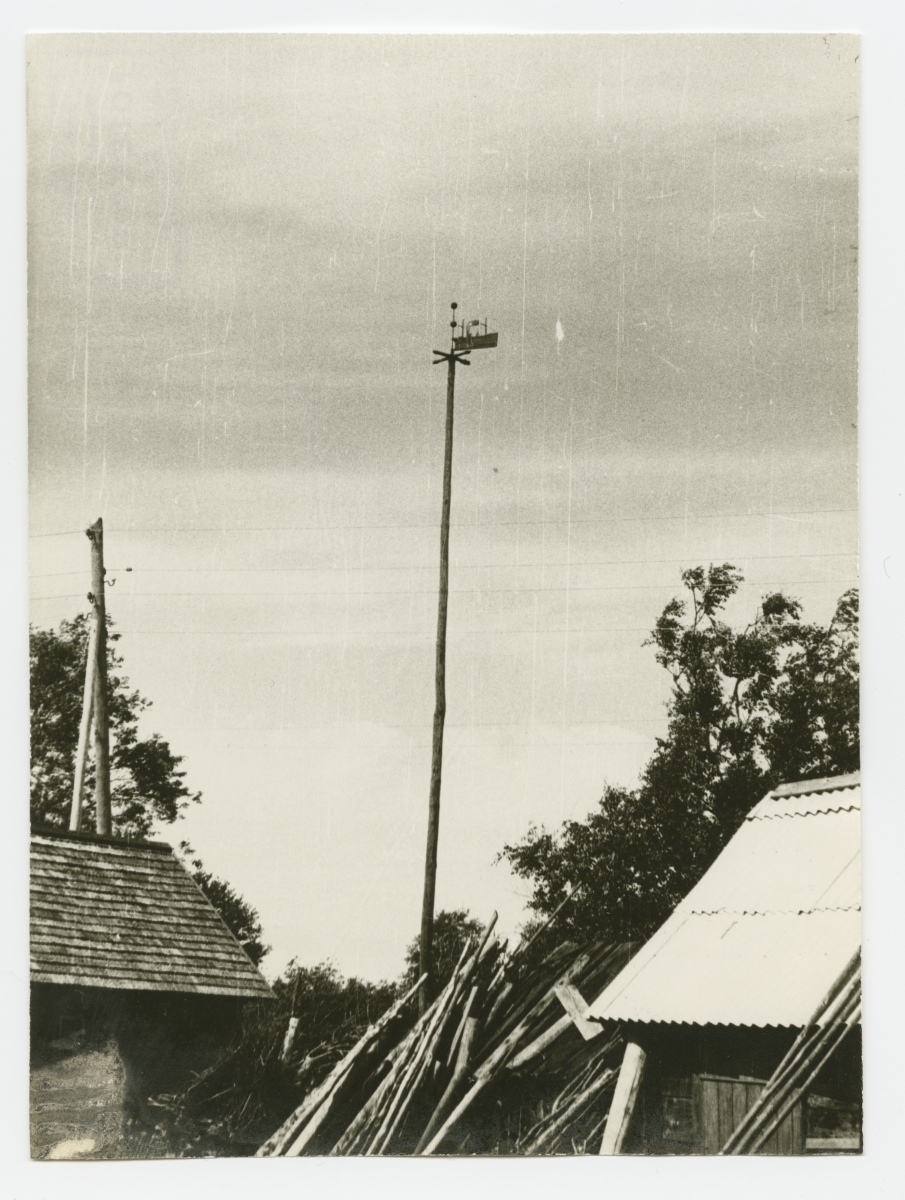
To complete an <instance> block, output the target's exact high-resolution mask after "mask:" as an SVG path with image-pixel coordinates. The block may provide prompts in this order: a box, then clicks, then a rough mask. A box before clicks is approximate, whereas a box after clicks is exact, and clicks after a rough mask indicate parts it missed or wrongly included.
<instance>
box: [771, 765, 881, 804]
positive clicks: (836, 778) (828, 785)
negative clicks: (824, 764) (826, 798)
mask: <svg viewBox="0 0 905 1200" xmlns="http://www.w3.org/2000/svg"><path fill="white" fill-rule="evenodd" d="M860 784H861V772H860V771H850V772H849V773H848V774H847V775H829V776H826V777H825V778H823V779H802V780H799V781H798V782H797V783H781V784H779V786H778V787H775V788H773V790H772V791H770V792H768V793H767V796H766V797H765V799H767V798H769V799H771V800H779V799H781V798H782V797H783V796H802V795H810V794H811V793H814V792H836V791H841V790H842V789H843V788H852V787H859V786H860Z"/></svg>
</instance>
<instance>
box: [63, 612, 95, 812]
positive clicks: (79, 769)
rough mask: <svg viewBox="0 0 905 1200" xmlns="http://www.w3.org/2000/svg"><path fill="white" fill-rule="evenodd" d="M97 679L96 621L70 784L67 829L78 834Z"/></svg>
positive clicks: (87, 658) (88, 658) (91, 639)
mask: <svg viewBox="0 0 905 1200" xmlns="http://www.w3.org/2000/svg"><path fill="white" fill-rule="evenodd" d="M96 678H97V620H96V619H94V620H92V622H91V626H90V629H89V631H88V653H87V654H86V656H85V684H84V688H83V690H82V720H81V722H80V724H79V743H78V748H77V750H76V752H75V777H74V779H73V783H72V808H71V810H70V813H69V829H70V832H72V833H78V831H79V830H80V829H81V827H82V801H83V798H84V794H85V767H86V765H87V762H88V739H89V736H90V733H91V721H92V718H93V716H94V681H95V679H96Z"/></svg>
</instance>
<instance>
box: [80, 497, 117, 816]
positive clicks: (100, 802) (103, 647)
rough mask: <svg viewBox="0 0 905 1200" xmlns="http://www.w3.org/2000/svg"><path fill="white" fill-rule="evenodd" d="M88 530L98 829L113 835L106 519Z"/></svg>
mask: <svg viewBox="0 0 905 1200" xmlns="http://www.w3.org/2000/svg"><path fill="white" fill-rule="evenodd" d="M85 532H86V533H87V535H88V537H89V538H90V540H91V601H92V603H93V605H94V623H95V630H96V637H95V644H94V645H95V654H94V662H95V673H94V774H95V778H94V804H95V808H96V810H97V817H96V820H97V832H98V833H104V834H110V833H111V832H112V827H113V820H112V814H111V810H110V731H109V728H108V725H107V609H106V604H105V600H104V574H105V572H104V522H103V520H102V519H101V518H100V517H98V519H97V520H96V521H95V522H94V524H93V525H90V526H89V527H88V528H87V529H86V530H85Z"/></svg>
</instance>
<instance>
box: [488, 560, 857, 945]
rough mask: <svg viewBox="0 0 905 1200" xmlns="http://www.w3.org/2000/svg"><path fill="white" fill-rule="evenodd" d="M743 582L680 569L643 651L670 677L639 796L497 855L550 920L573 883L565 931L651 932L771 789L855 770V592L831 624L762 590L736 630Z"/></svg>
mask: <svg viewBox="0 0 905 1200" xmlns="http://www.w3.org/2000/svg"><path fill="white" fill-rule="evenodd" d="M741 580H742V576H741V574H740V573H739V572H738V571H737V570H736V569H735V568H734V567H732V566H731V565H729V564H728V563H727V564H723V565H722V566H711V567H710V568H708V569H707V570H705V569H704V568H703V567H697V568H694V569H693V570H688V571H684V572H683V573H682V581H683V583H684V585H685V588H686V591H687V596H686V598H683V599H679V598H677V599H674V600H671V601H670V602H669V603H668V604H667V605H666V608H665V609H664V610H663V613H662V614H661V616H660V618H659V620H658V621H657V623H656V625H655V626H654V629H653V632H652V633H651V636H650V637H649V638H648V639H647V641H646V642H645V643H644V644H645V645H650V646H653V647H654V653H655V655H656V659H657V661H658V662H659V663H660V665H661V666H663V667H664V668H665V669H666V670H667V671H668V672H669V674H670V675H671V677H672V683H673V686H672V694H671V696H670V699H669V701H668V704H667V715H668V727H667V734H666V737H664V738H658V739H657V745H656V749H655V750H654V753H653V755H652V757H651V759H650V761H649V763H648V764H647V766H646V768H645V769H644V771H643V772H642V775H641V780H640V784H639V786H638V787H637V788H635V789H627V788H621V787H611V786H606V787H605V789H604V793H603V797H602V799H601V800H600V803H599V806H598V808H597V809H596V810H595V811H594V812H593V813H591V814H590V816H589V817H588V818H587V820H585V821H566V822H565V823H564V824H563V826H562V829H561V830H560V832H559V833H558V834H553V833H550V832H548V831H547V830H544V829H537V828H534V827H532V828H531V829H529V831H528V834H527V836H526V837H525V839H524V841H522V842H521V843H520V844H518V845H514V846H506V847H504V849H503V851H502V854H501V855H500V857H501V858H502V859H505V860H507V861H508V863H509V864H510V866H511V868H512V869H513V870H514V871H515V873H516V874H517V875H519V876H520V877H522V878H524V879H526V880H529V881H530V883H531V885H532V888H533V892H532V896H531V899H530V901H529V906H530V908H531V909H532V910H533V911H534V913H535V914H537V915H538V916H547V915H549V914H551V913H552V912H553V911H554V910H555V908H556V907H557V905H558V904H559V903H560V902H561V901H563V900H564V899H565V898H566V897H567V896H569V895H570V894H571V893H572V892H573V891H575V890H576V889H577V890H578V894H577V895H576V897H575V899H574V900H573V901H572V902H571V903H570V904H569V905H567V906H566V908H565V909H564V910H563V914H562V916H561V917H560V918H559V921H558V928H559V930H560V936H571V937H574V938H576V939H578V940H584V939H588V938H592V937H593V938H601V937H611V938H613V939H614V940H616V939H621V938H638V937H646V936H648V935H649V934H651V933H652V932H653V931H654V930H655V929H656V928H657V926H658V925H659V924H660V923H661V922H662V921H663V920H664V919H665V918H666V917H667V916H668V915H669V913H670V912H671V911H672V909H673V908H674V907H675V905H676V904H677V903H678V901H679V900H680V899H681V898H682V897H683V896H684V895H686V894H687V892H688V891H689V889H690V888H691V887H692V886H693V885H694V884H695V883H696V882H697V880H698V879H699V878H700V877H701V875H702V874H703V873H704V871H705V870H706V869H707V867H708V866H709V865H710V864H711V863H712V861H713V860H714V858H715V857H716V855H717V854H718V853H719V851H720V850H721V849H722V847H723V846H724V845H725V844H726V842H727V841H728V840H729V838H730V837H731V836H732V834H733V833H735V831H736V830H737V829H738V827H739V825H740V824H741V822H742V821H743V820H744V818H745V815H746V814H747V813H748V812H749V811H750V809H751V808H752V807H753V806H754V804H755V803H756V802H757V801H758V800H759V799H760V798H761V796H763V795H764V794H765V793H766V792H767V791H769V790H770V788H772V787H775V786H776V785H777V784H779V783H782V782H789V781H793V780H799V779H813V778H818V777H820V776H825V775H834V774H842V773H846V772H849V771H854V770H856V769H857V768H858V764H859V754H860V744H859V731H858V657H857V654H858V597H857V592H855V591H850V592H846V593H845V595H843V596H842V597H841V599H840V600H839V603H838V605H837V606H836V611H835V614H834V616H833V619H832V621H831V622H830V624H829V625H828V626H827V627H822V626H820V625H815V624H809V623H807V622H805V621H803V620H802V615H801V605H800V604H799V603H798V601H796V600H793V599H789V598H787V597H785V596H783V595H781V594H779V593H776V594H774V595H771V596H767V597H766V598H765V599H764V600H763V602H762V604H761V606H760V608H759V610H758V612H757V614H756V616H755V618H754V620H753V621H752V622H751V623H750V624H749V625H748V626H747V627H746V628H744V629H742V630H739V631H733V630H732V629H731V628H730V627H729V625H728V624H726V622H725V621H724V620H722V619H721V618H722V611H723V609H724V608H725V605H726V603H727V601H728V600H729V599H730V598H731V597H732V596H733V595H734V594H735V593H736V591H737V590H738V585H739V583H740V582H741Z"/></svg>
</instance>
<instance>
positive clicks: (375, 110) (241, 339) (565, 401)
mask: <svg viewBox="0 0 905 1200" xmlns="http://www.w3.org/2000/svg"><path fill="white" fill-rule="evenodd" d="M857 56H858V42H857V39H855V38H852V37H832V36H830V37H826V38H824V37H821V36H818V35H803V36H794V35H788V34H786V35H775V36H770V35H766V36H763V35H762V36H753V37H749V36H719V37H717V36H646V37H625V36H623V37H617V36H610V37H595V36H584V37H565V36H558V37H537V36H534V37H524V38H522V37H506V38H493V37H478V38H475V37H472V38H466V37H417V38H416V37H411V38H389V37H386V38H374V37H359V38H353V37H322V36H319V37H303V36H296V35H246V36H244V37H243V36H239V35H222V36H216V35H210V34H206V35H200V36H183V35H178V36H177V35H165V36H146V35H123V36H118V35H42V36H39V37H34V38H32V39H31V41H30V43H29V48H28V57H29V100H28V104H29V154H30V162H29V171H30V180H29V220H30V231H29V263H30V291H29V303H30V421H31V427H30V439H31V442H30V459H31V466H30V471H31V523H32V534H33V535H34V536H33V540H32V560H31V568H32V572H33V583H32V596H33V612H32V619H33V620H34V621H35V622H36V623H37V624H39V625H42V626H49V625H53V624H56V623H57V622H58V621H59V620H60V619H61V618H62V617H64V616H71V615H72V614H73V613H74V612H76V611H79V610H80V609H82V608H84V607H85V601H84V593H85V591H86V590H87V588H88V549H87V541H86V539H85V538H84V535H83V534H82V533H81V532H80V531H81V529H82V528H84V526H85V525H86V524H88V523H89V522H90V521H92V520H94V519H95V518H96V517H97V516H98V515H102V516H103V518H104V522H105V526H106V530H107V536H106V551H107V562H108V566H109V568H110V574H111V575H112V576H113V577H115V578H116V580H117V582H116V585H115V586H114V587H113V588H112V589H111V591H110V595H109V599H108V604H109V610H110V612H111V614H112V615H113V617H114V619H115V621H116V623H117V625H118V627H119V629H120V630H121V631H122V634H123V636H122V640H121V642H120V649H121V651H122V653H123V655H124V657H125V660H126V663H127V667H128V673H129V675H130V677H131V679H132V682H133V684H134V685H135V686H137V687H138V688H140V690H141V691H142V692H143V693H145V694H146V695H148V696H149V697H150V698H151V699H152V700H153V701H154V706H153V708H152V709H151V711H150V713H149V714H148V716H147V722H146V729H147V731H148V732H150V731H152V730H159V731H160V732H161V733H162V734H163V735H164V736H165V737H166V738H168V739H169V741H170V742H171V744H172V746H173V747H174V749H175V750H176V751H177V752H178V753H182V754H184V755H185V757H186V762H185V765H186V767H187V770H188V782H189V783H190V785H191V786H192V787H194V788H200V789H201V790H202V791H203V793H204V802H203V804H202V806H200V807H199V808H197V809H196V810H193V811H192V812H191V813H190V815H189V816H188V818H187V819H186V820H185V821H184V822H182V830H181V832H179V833H178V835H177V836H179V837H181V836H188V837H189V838H190V839H191V841H192V843H193V844H194V845H195V847H196V849H197V850H198V851H199V852H200V853H201V855H202V856H203V858H204V860H205V862H206V864H207V865H208V866H209V867H210V869H212V870H214V871H215V872H217V873H219V874H222V875H224V876H225V877H227V878H228V879H230V880H231V881H232V882H233V883H234V884H235V885H236V887H237V888H238V889H239V890H240V891H241V892H242V893H243V894H244V895H245V896H246V897H247V899H248V900H249V901H251V902H252V903H253V904H254V905H255V906H256V907H257V908H258V909H259V911H260V913H261V917H262V919H263V922H264V926H265V931H266V935H267V938H268V940H269V941H270V942H271V943H272V944H273V946H274V951H273V954H272V955H271V957H270V959H269V960H267V962H268V964H269V966H270V969H271V970H279V969H280V968H281V967H282V965H283V964H284V963H285V962H286V960H287V959H288V958H290V957H292V956H298V957H299V959H300V960H301V961H303V962H306V963H314V962H317V961H319V960H322V959H324V958H326V957H330V958H332V959H333V960H334V961H335V962H336V963H337V965H338V966H339V967H340V968H341V969H342V970H343V971H346V972H355V973H359V974H362V975H364V976H367V977H371V978H376V977H379V976H384V975H389V976H394V975H396V974H398V972H399V971H400V969H401V966H402V956H403V951H404V947H405V945H406V944H407V942H408V941H410V940H411V938H412V937H413V936H414V933H415V931H416V929H417V927H418V923H419V915H420V894H421V885H422V871H423V853H424V836H425V828H426V809H427V789H428V775H429V766H430V729H431V719H432V715H433V656H434V633H435V622H436V582H437V559H438V542H439V535H438V524H439V510H440V489H441V471H442V458H441V455H442V443H443V396H444V387H445V376H444V369H443V368H441V367H432V366H431V356H430V351H431V349H432V348H433V347H435V346H443V345H445V344H446V338H447V337H448V327H447V322H448V320H449V308H448V305H449V302H450V300H453V299H455V300H457V301H458V303H459V305H460V310H459V312H460V315H464V316H465V317H466V318H468V317H471V316H479V317H481V318H484V317H487V318H488V319H489V320H490V324H491V327H492V328H496V329H498V330H499V333H500V346H499V349H498V350H497V351H495V352H486V353H484V354H475V355H474V356H473V365H472V366H471V367H470V368H469V369H467V370H463V371H461V372H460V373H459V376H458V388H457V425H456V444H455V459H454V483H453V523H454V524H453V530H452V538H451V554H452V570H451V581H450V585H451V590H452V594H451V606H450V630H449V657H448V678H447V693H448V716H447V743H446V745H447V749H446V757H445V766H444V788H443V801H442V816H441V834H440V867H439V878H438V904H439V905H440V906H441V907H452V906H457V907H458V906H463V907H468V908H470V909H471V910H472V911H473V912H474V914H475V915H478V916H481V917H484V918H486V917H487V916H488V915H489V913H490V912H491V911H492V910H493V909H495V908H496V909H499V910H500V914H501V924H502V925H503V927H504V928H505V929H506V930H507V931H509V932H515V930H516V928H517V926H518V923H519V921H520V919H521V904H522V897H523V895H524V889H523V886H522V885H521V884H520V883H519V882H518V881H516V880H513V879H511V878H510V877H509V875H508V874H507V872H506V871H505V868H503V867H502V866H493V859H494V856H495V854H496V853H497V851H498V850H499V849H500V848H501V847H502V845H503V844H504V843H505V842H506V841H511V840H513V839H517V838H519V837H521V836H522V835H523V834H524V832H525V831H526V829H527V827H528V824H529V822H531V821H534V822H538V823H546V824H548V825H555V824H557V823H558V822H559V821H560V820H561V819H562V818H565V817H569V816H574V817H581V816H583V815H584V814H585V813H586V812H587V811H588V810H589V809H590V808H591V807H593V805H594V804H595V802H596V800H597V798H598V796H599V794H600V791H601V788H602V786H603V783H604V781H605V780H610V781H612V782H624V783H631V782H632V781H633V780H634V779H635V778H636V777H637V772H638V770H639V769H640V767H641V766H642V765H643V763H644V762H645V761H646V758H647V756H648V755H649V753H650V750H651V748H652V745H653V738H654V737H655V736H656V735H657V734H658V733H661V732H662V731H663V728H664V725H665V721H664V709H663V702H664V699H665V696H666V682H667V681H666V680H665V678H664V677H663V673H662V672H661V671H660V670H659V669H658V668H657V667H656V664H655V663H654V662H653V657H652V653H651V651H650V649H649V648H647V649H644V648H642V646H641V643H642V641H643V640H644V636H645V632H646V630H647V629H649V627H650V625H651V624H652V622H653V621H654V620H655V618H656V616H657V615H658V613H659V611H660V610H661V609H662V607H663V605H664V604H665V602H666V601H667V600H668V599H669V598H670V596H671V595H673V594H674V593H675V591H676V589H677V585H678V581H679V572H680V570H681V569H682V568H683V567H685V566H690V565H696V564H698V563H701V562H703V563H707V562H710V561H720V562H722V561H727V560H728V561H731V562H733V563H735V564H737V565H738V566H740V567H741V568H742V569H743V570H744V572H745V575H746V580H747V583H746V586H745V588H744V589H743V591H742V593H741V595H740V597H739V598H738V600H737V602H736V603H735V605H734V609H733V616H734V617H735V618H736V619H737V620H739V621H745V620H748V619H750V618H751V617H752V616H753V615H754V611H755V608H756V605H757V602H758V599H759V597H760V596H761V595H762V594H763V593H764V592H766V591H768V590H773V589H775V588H777V587H783V588H785V589H787V590H788V591H790V592H792V593H793V594H795V595H797V596H799V597H801V599H802V600H803V601H804V604H805V611H806V613H807V615H808V616H811V617H813V618H815V619H819V620H826V619H828V617H829V616H830V614H831V611H832V607H833V605H834V603H835V600H836V599H837V598H838V596H839V594H840V593H841V592H842V591H843V590H844V589H845V588H846V587H848V586H851V585H852V584H853V583H854V582H855V576H856V557H855V555H856V545H857V542H856V539H857V513H856V464H857V448H856V430H855V422H856V367H857V359H856V284H857V261H856V255H857V249H856V234H857V212H856V199H857V126H858V120H857V113H858V97H857V62H856V59H857ZM127 566H129V567H132V572H131V573H130V574H128V575H127V574H126V573H125V571H124V568H125V567H127ZM174 833H175V831H174V830H168V831H166V832H165V834H164V836H167V837H173V836H174Z"/></svg>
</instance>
